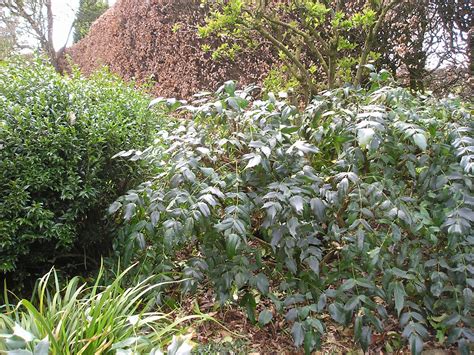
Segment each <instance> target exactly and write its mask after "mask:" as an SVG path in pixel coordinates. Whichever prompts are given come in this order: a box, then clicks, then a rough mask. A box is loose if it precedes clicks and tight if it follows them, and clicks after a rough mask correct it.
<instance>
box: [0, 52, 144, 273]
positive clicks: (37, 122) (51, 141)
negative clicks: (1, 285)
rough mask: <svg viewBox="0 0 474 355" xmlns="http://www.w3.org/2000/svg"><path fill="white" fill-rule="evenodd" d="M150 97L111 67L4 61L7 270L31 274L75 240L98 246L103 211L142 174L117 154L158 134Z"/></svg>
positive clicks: (80, 245)
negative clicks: (91, 70) (61, 70)
mask: <svg viewBox="0 0 474 355" xmlns="http://www.w3.org/2000/svg"><path fill="white" fill-rule="evenodd" d="M148 102H149V100H148V98H147V97H146V95H144V94H142V93H140V92H139V91H136V90H134V88H133V87H131V86H129V85H126V84H124V83H123V82H121V81H119V80H118V79H116V78H115V77H113V76H112V75H110V74H107V73H106V72H101V73H98V74H96V75H95V76H93V77H91V78H90V79H85V78H82V77H80V76H79V74H77V73H74V74H73V75H72V76H69V77H68V76H61V75H59V74H57V73H56V72H55V71H54V70H53V68H51V67H50V66H49V65H46V64H44V63H43V62H42V61H41V60H36V61H34V62H32V63H26V62H21V61H12V62H10V63H7V64H2V65H1V66H0V272H6V271H13V270H15V269H17V270H16V271H17V273H20V271H22V272H25V273H26V270H29V269H30V268H38V267H40V266H42V265H43V264H44V263H45V262H46V261H48V262H51V261H54V260H55V259H56V258H58V257H61V253H64V252H66V251H70V250H71V249H72V248H73V247H74V248H76V250H78V251H79V253H80V254H84V253H85V254H89V253H93V254H97V252H99V253H100V249H101V248H102V247H103V246H104V245H106V242H107V238H108V236H107V229H106V228H105V227H104V223H105V222H104V221H103V220H102V219H103V217H104V215H105V213H104V210H106V208H107V206H108V205H109V204H110V203H111V202H112V201H113V200H114V199H115V198H117V197H118V196H119V195H120V194H122V193H124V192H125V191H126V190H127V189H128V188H129V187H130V186H133V185H129V184H130V183H131V182H133V181H134V180H135V179H136V178H137V177H139V176H141V178H142V179H143V177H142V175H141V172H143V169H142V168H141V167H140V165H138V164H137V163H135V162H132V161H128V162H124V161H117V160H113V159H111V158H112V156H113V155H114V154H115V153H117V152H119V151H121V150H124V149H129V148H131V147H145V146H147V145H149V144H150V143H151V137H152V132H153V119H152V114H151V112H150V110H149V109H148ZM92 246H94V247H92Z"/></svg>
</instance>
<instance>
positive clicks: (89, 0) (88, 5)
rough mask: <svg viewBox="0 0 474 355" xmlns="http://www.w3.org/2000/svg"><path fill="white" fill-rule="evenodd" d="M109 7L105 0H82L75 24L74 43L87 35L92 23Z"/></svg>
mask: <svg viewBox="0 0 474 355" xmlns="http://www.w3.org/2000/svg"><path fill="white" fill-rule="evenodd" d="M108 8H109V5H108V2H107V1H104V0H80V2H79V10H78V12H77V16H76V21H75V25H74V43H76V42H78V41H80V40H81V39H82V38H84V37H85V36H86V35H87V33H88V32H89V28H90V27H91V25H92V23H93V22H94V21H95V20H96V19H97V18H99V16H100V15H102V14H103V13H104V12H105V11H106V10H107V9H108Z"/></svg>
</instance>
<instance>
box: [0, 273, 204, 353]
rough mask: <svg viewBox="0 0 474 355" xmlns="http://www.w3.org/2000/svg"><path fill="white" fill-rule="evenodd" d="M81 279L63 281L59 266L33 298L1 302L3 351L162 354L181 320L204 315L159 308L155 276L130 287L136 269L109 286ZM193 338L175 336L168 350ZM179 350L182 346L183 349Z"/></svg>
mask: <svg viewBox="0 0 474 355" xmlns="http://www.w3.org/2000/svg"><path fill="white" fill-rule="evenodd" d="M102 272H103V270H102V269H101V270H100V272H99V275H98V277H97V279H96V280H95V284H94V285H92V286H88V285H87V284H81V282H80V279H79V278H78V277H74V278H73V279H71V280H70V281H69V282H68V283H67V285H66V286H65V287H64V288H62V287H61V286H60V283H59V280H58V275H57V273H56V271H55V270H54V269H52V270H51V271H50V272H48V273H47V274H46V275H44V276H43V277H42V278H41V279H40V280H39V282H38V284H37V288H36V292H35V294H34V297H33V299H32V300H31V301H29V300H26V299H22V300H20V301H19V302H18V303H17V304H16V305H10V304H8V293H7V294H6V296H5V299H6V302H7V303H6V304H5V305H3V306H2V307H0V311H1V313H0V351H2V353H3V351H6V354H12V355H13V354H34V355H48V354H52V355H56V354H57V355H63V354H66V355H68V354H99V353H100V354H103V353H107V354H108V353H114V354H144V353H147V354H162V353H161V352H160V348H161V347H162V346H163V345H165V344H168V343H170V340H171V336H172V335H173V334H177V333H179V331H180V330H179V328H178V327H179V325H180V324H181V323H183V322H185V321H189V320H191V319H195V318H202V317H200V316H188V317H182V318H176V319H173V315H172V314H165V313H161V312H157V311H154V310H153V306H154V297H153V291H155V290H156V289H157V288H159V287H161V286H162V285H161V284H156V283H154V282H153V280H152V277H148V278H146V279H145V280H143V281H141V282H139V283H137V284H135V285H134V286H133V287H130V288H124V287H123V286H122V281H123V279H124V277H125V276H127V274H128V273H129V272H130V268H129V269H127V270H125V271H123V272H122V273H120V274H119V275H118V276H117V277H116V278H115V279H114V280H113V281H112V282H111V283H110V285H108V286H106V287H102V286H100V282H101V275H102ZM191 348H192V345H191V343H189V342H188V337H178V338H175V337H173V341H172V343H171V345H170V347H169V348H168V354H170V355H174V354H189V353H190V350H191ZM178 349H179V351H178Z"/></svg>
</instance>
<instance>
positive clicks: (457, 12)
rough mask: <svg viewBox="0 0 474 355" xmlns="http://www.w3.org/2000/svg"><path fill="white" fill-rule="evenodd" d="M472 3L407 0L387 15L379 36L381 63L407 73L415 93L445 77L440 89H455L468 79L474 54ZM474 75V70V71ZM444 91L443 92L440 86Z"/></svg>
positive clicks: (461, 0) (378, 44) (440, 83)
mask: <svg viewBox="0 0 474 355" xmlns="http://www.w3.org/2000/svg"><path fill="white" fill-rule="evenodd" d="M469 9H470V7H469V1H464V0H460V1H447V0H406V1H402V2H400V3H399V4H397V6H396V7H394V8H393V10H392V11H390V12H389V13H388V15H387V18H386V21H385V22H384V23H383V24H382V27H381V30H380V31H379V34H378V37H377V44H376V45H375V48H376V49H375V50H376V51H377V52H379V53H380V54H381V58H380V61H379V64H380V65H381V66H385V67H388V68H390V70H391V71H392V73H393V74H394V75H396V74H397V73H398V72H402V73H405V74H404V76H405V75H406V76H407V79H408V83H409V86H410V88H411V89H412V90H424V89H425V86H426V84H427V82H430V83H432V82H433V81H435V80H436V77H433V74H436V73H439V70H440V69H442V71H443V73H445V74H446V72H449V80H447V77H446V75H443V80H442V82H436V86H443V87H450V88H452V86H453V85H455V84H456V83H457V82H459V81H460V80H463V79H464V76H465V73H466V69H467V67H468V65H469V62H472V55H471V54H470V52H469V46H468V42H469V41H468V32H469V29H470V28H471V27H472V11H469ZM471 73H472V70H471ZM440 89H442V88H441V87H440Z"/></svg>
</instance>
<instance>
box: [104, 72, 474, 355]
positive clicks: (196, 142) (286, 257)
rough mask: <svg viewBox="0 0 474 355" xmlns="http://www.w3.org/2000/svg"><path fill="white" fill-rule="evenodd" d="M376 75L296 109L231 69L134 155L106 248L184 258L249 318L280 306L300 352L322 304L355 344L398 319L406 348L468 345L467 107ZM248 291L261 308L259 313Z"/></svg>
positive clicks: (310, 343) (472, 161)
mask: <svg viewBox="0 0 474 355" xmlns="http://www.w3.org/2000/svg"><path fill="white" fill-rule="evenodd" d="M386 76H387V75H386V73H381V74H380V75H379V74H373V75H372V80H373V86H372V88H371V89H370V90H369V91H364V90H355V89H352V88H349V87H347V88H341V89H337V90H334V91H328V92H324V93H322V94H321V95H320V96H317V97H315V98H314V100H313V101H312V102H311V104H310V105H309V106H307V107H306V108H305V109H304V110H303V111H300V110H298V109H297V108H296V107H293V106H290V105H288V104H287V103H286V102H285V101H284V100H281V99H277V98H276V97H275V96H273V95H270V97H269V98H268V100H265V101H260V100H258V101H253V100H252V99H251V97H250V93H251V91H252V89H251V88H249V89H246V90H243V91H236V90H235V86H234V84H233V83H232V82H228V83H226V84H225V85H224V86H223V87H222V88H220V90H219V91H218V92H217V93H216V95H207V96H206V95H204V96H201V97H200V101H199V103H197V104H195V105H187V106H183V107H181V110H182V111H184V112H185V113H184V114H185V115H189V114H190V113H191V114H192V115H193V117H194V120H180V119H178V120H173V121H171V122H170V123H169V127H168V128H167V129H166V130H163V131H161V132H160V133H159V135H158V141H159V144H158V145H156V146H154V147H153V148H150V149H147V150H145V151H143V152H142V151H138V152H136V153H135V154H132V156H133V158H132V159H138V158H142V159H146V160H147V161H148V162H149V163H150V164H152V165H153V166H154V167H156V168H157V169H158V170H159V172H160V173H159V175H158V176H157V177H156V178H155V179H153V180H151V181H148V182H145V183H143V184H141V185H140V186H139V187H138V188H136V189H134V190H131V191H130V192H129V193H128V194H126V195H125V196H123V197H121V198H120V199H118V200H117V201H116V202H115V203H114V204H112V205H111V206H110V212H111V213H118V214H120V215H121V216H122V217H123V221H124V225H123V229H122V234H121V238H120V239H118V241H117V245H118V248H120V246H121V247H122V250H127V252H129V251H130V246H131V245H135V246H136V250H137V253H138V256H140V255H143V254H144V255H147V256H150V254H151V255H152V256H153V257H152V258H148V260H155V262H156V264H155V265H154V266H153V265H150V266H149V267H150V268H152V267H154V268H156V269H161V270H170V268H173V267H174V268H176V267H180V268H182V271H183V273H184V275H185V276H186V277H188V278H189V279H190V280H189V281H187V282H186V283H185V284H184V287H185V290H186V291H193V290H195V289H196V288H197V287H198V285H200V284H202V281H203V280H204V279H207V280H209V281H210V282H211V283H212V285H213V286H214V288H215V291H216V295H217V297H218V300H219V301H220V302H221V303H225V302H235V301H237V302H239V303H240V305H242V306H243V307H244V308H245V309H247V312H248V316H249V318H250V319H251V320H252V321H257V320H258V322H259V323H260V324H261V325H265V324H267V323H268V322H270V321H271V320H272V318H273V316H274V314H275V311H276V312H280V313H282V314H284V315H285V318H286V320H287V322H288V324H289V329H291V333H292V334H293V337H294V341H295V345H296V346H304V348H305V350H306V351H307V352H309V351H311V350H312V349H314V348H316V347H318V346H319V344H320V343H321V341H322V337H323V335H324V333H325V327H326V326H325V321H324V319H325V318H326V317H323V315H324V314H329V315H330V317H331V318H332V320H331V322H337V323H340V324H342V325H344V326H346V327H352V328H353V334H354V340H355V341H356V342H358V343H359V344H360V345H361V347H362V348H363V349H364V350H367V349H369V348H370V345H371V343H372V334H373V333H374V332H383V331H384V329H386V328H390V327H391V326H393V325H394V323H395V326H396V327H398V328H399V329H400V333H401V335H402V337H403V338H404V339H405V340H406V341H407V342H408V345H409V348H410V349H411V351H412V352H413V353H420V352H421V350H422V348H423V343H424V341H426V340H428V339H431V338H433V337H434V336H436V337H437V340H438V342H440V343H442V344H455V343H457V344H458V345H459V347H460V349H461V350H462V351H463V352H464V353H468V352H469V349H468V344H469V342H472V341H474V333H473V331H472V329H473V328H472V327H473V326H474V324H473V319H472V314H471V309H472V305H473V304H472V302H473V292H472V288H473V287H474V264H473V259H474V253H473V252H474V230H473V221H474V212H473V209H474V196H473V194H472V189H473V184H472V183H473V179H472V178H473V174H474V148H473V146H474V139H473V129H474V127H473V122H474V121H473V120H472V116H471V111H470V108H469V107H466V105H465V104H463V103H461V102H459V101H457V100H456V99H445V100H438V99H435V98H432V97H429V96H423V95H413V94H411V93H410V92H409V91H407V90H406V89H403V88H400V87H393V86H384V87H379V85H380V82H383V81H384V80H385V79H386ZM155 103H156V104H157V105H162V106H165V105H166V104H167V105H168V106H170V105H173V106H176V105H177V104H176V103H175V102H174V101H163V100H157V101H156V102H155ZM128 154H130V152H126V153H125V154H123V155H124V156H126V155H128ZM140 248H141V249H142V250H141V251H140ZM119 250H120V249H119ZM178 252H179V256H180V258H182V257H183V255H187V257H186V259H185V260H184V261H183V260H178V259H176V257H175V256H176V255H177V253H178ZM258 294H262V295H265V296H267V297H268V298H270V299H271V300H272V301H273V306H272V308H267V309H262V308H261V306H259V307H258V309H259V310H260V313H259V315H258V317H257V315H256V314H255V312H256V309H257V302H258V299H259V297H257V296H258ZM391 337H393V338H390V336H389V337H388V338H387V340H386V342H385V343H386V345H385V350H386V351H393V350H394V348H395V347H396V346H397V343H399V342H400V340H401V339H397V335H391Z"/></svg>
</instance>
